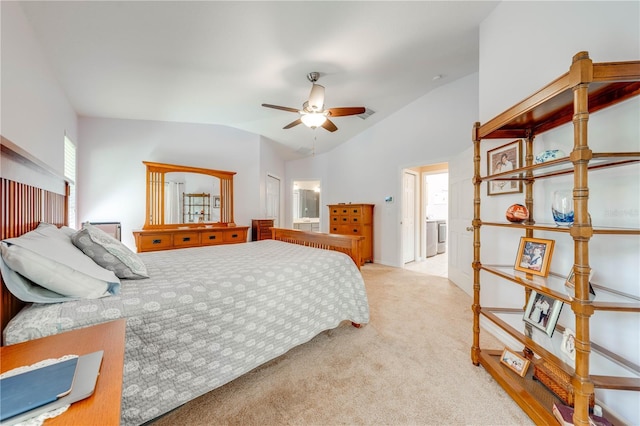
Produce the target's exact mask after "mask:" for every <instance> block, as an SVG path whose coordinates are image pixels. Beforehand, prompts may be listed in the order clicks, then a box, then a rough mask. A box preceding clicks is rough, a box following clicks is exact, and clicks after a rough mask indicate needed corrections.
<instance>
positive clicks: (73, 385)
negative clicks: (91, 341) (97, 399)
mask: <svg viewBox="0 0 640 426" xmlns="http://www.w3.org/2000/svg"><path fill="white" fill-rule="evenodd" d="M103 354H104V351H97V352H93V353H90V354H87V355H82V356H79V357H78V356H75V357H73V358H70V359H65V360H61V361H58V362H54V363H51V364H48V365H45V366H39V367H36V368H34V369H24V370H23V371H21V372H18V373H17V374H14V375H11V374H10V373H9V374H7V373H5V374H4V375H3V376H4V377H3V378H2V379H0V423H2V424H3V425H5V424H6V425H7V426H9V425H12V424H16V423H20V422H23V421H25V420H28V419H30V418H32V417H35V416H38V415H40V414H43V413H45V412H47V411H50V410H54V409H57V408H60V407H63V406H65V405H68V404H71V403H73V402H76V401H79V400H81V399H84V398H87V397H88V396H90V395H92V394H93V391H94V389H95V386H96V381H97V379H98V374H99V373H100V365H101V364H102V356H103Z"/></svg>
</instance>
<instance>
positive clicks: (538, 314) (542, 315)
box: [522, 290, 563, 337]
mask: <svg viewBox="0 0 640 426" xmlns="http://www.w3.org/2000/svg"><path fill="white" fill-rule="evenodd" d="M562 305H563V303H562V301H560V300H556V299H554V298H553V297H550V296H545V295H544V294H539V293H538V292H536V291H535V290H531V295H530V296H529V301H528V302H527V307H526V309H525V310H524V317H523V318H522V319H523V320H524V321H525V322H527V323H529V324H531V325H532V326H534V327H535V328H537V329H539V330H542V331H544V332H545V333H547V335H548V336H549V337H551V336H553V331H554V330H555V329H556V323H557V322H558V317H559V316H560V311H561V310H562Z"/></svg>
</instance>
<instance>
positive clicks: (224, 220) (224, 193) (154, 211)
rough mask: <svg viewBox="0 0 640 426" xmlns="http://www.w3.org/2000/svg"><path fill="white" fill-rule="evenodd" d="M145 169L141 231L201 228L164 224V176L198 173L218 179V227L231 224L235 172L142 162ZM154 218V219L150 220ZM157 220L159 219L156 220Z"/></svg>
mask: <svg viewBox="0 0 640 426" xmlns="http://www.w3.org/2000/svg"><path fill="white" fill-rule="evenodd" d="M143 163H144V165H145V166H146V167H147V197H146V200H147V205H146V211H145V219H144V226H143V229H168V228H183V227H189V228H193V227H202V226H203V224H202V223H197V224H193V223H172V224H165V223H164V219H165V212H164V205H165V204H164V183H165V174H166V173H173V172H180V173H198V174H204V175H209V176H214V177H217V178H219V179H220V222H216V223H219V224H220V226H227V225H228V224H233V223H234V221H233V175H235V174H236V173H235V172H225V171H223V170H213V169H204V168H200V167H190V166H178V165H176V164H164V163H152V162H150V161H143ZM152 218H154V219H152ZM157 218H160V219H159V220H157Z"/></svg>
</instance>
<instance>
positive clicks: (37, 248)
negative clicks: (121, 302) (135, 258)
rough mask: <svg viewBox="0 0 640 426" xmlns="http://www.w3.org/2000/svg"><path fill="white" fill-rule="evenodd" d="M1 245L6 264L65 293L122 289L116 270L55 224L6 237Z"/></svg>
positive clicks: (89, 293)
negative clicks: (86, 252)
mask: <svg viewBox="0 0 640 426" xmlns="http://www.w3.org/2000/svg"><path fill="white" fill-rule="evenodd" d="M0 249H1V252H2V259H3V261H4V263H5V264H6V266H8V267H9V268H11V269H12V270H13V271H15V272H17V273H18V274H20V275H22V276H23V277H25V278H27V279H29V280H31V281H33V283H35V284H37V285H39V286H42V287H44V288H46V289H49V290H51V291H53V292H56V293H59V294H61V295H64V296H69V297H78V298H88V299H94V298H98V297H104V296H109V295H110V294H116V293H118V292H119V290H120V280H119V279H118V277H116V275H115V274H114V273H113V272H111V271H107V270H106V269H104V268H101V267H100V266H99V265H97V264H96V263H95V262H94V261H93V260H91V259H90V258H89V257H87V256H85V255H84V253H82V252H81V251H80V250H78V249H77V248H76V247H75V246H74V245H73V244H72V243H71V239H69V238H67V237H66V236H65V235H64V234H63V233H62V232H61V231H60V230H59V229H57V228H56V227H55V226H51V227H50V226H39V227H38V228H37V229H35V230H33V231H31V232H27V233H26V234H24V235H22V236H20V237H18V238H10V239H7V240H4V241H3V243H2V244H1V245H0ZM10 290H11V289H10ZM16 297H17V295H16Z"/></svg>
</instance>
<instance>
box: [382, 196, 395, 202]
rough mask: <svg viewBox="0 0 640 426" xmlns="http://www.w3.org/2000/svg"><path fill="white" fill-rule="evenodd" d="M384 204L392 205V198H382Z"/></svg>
mask: <svg viewBox="0 0 640 426" xmlns="http://www.w3.org/2000/svg"><path fill="white" fill-rule="evenodd" d="M384 202H385V203H393V197H392V196H388V197H384Z"/></svg>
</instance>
